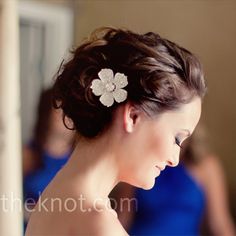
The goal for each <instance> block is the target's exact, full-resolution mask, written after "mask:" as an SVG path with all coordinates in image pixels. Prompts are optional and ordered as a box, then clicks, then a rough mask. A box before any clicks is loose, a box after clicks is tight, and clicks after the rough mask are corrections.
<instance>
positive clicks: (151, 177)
mask: <svg viewBox="0 0 236 236" xmlns="http://www.w3.org/2000/svg"><path fill="white" fill-rule="evenodd" d="M125 112H126V115H125V119H124V120H125V127H126V130H127V134H126V135H124V137H123V138H122V140H123V141H122V144H121V145H122V149H123V150H124V152H123V154H122V156H123V157H124V158H125V159H123V158H122V159H123V167H122V169H123V170H124V171H123V179H124V181H126V182H128V183H130V184H132V185H134V186H137V187H141V188H143V189H150V188H152V187H153V186H154V184H155V178H156V177H157V176H159V175H160V172H161V170H163V169H164V168H165V167H166V166H171V167H174V166H176V165H178V163H179V154H180V149H181V147H180V146H181V144H182V142H183V141H184V140H185V139H187V138H188V137H189V136H190V135H191V134H192V133H193V131H194V129H195V127H196V125H197V123H198V121H199V119H200V115H201V99H200V98H198V97H195V98H194V99H193V100H192V101H191V102H189V103H188V104H184V105H182V106H181V107H180V108H179V109H178V110H174V111H168V112H164V113H162V114H160V115H158V116H157V117H155V118H150V117H147V116H146V115H144V114H143V113H141V114H139V113H137V114H135V111H132V110H130V111H125ZM132 113H133V114H132ZM134 117H135V118H134Z"/></svg>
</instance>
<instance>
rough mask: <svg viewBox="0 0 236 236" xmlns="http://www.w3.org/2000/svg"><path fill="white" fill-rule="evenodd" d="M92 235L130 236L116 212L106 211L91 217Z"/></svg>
mask: <svg viewBox="0 0 236 236" xmlns="http://www.w3.org/2000/svg"><path fill="white" fill-rule="evenodd" d="M90 220H91V221H90V222H91V225H90V227H91V229H90V230H91V235H96V236H106V235H107V236H110V235H114V236H115V235H117V236H128V234H127V232H126V231H125V229H124V228H123V226H122V225H121V223H120V221H119V220H118V218H117V215H116V213H115V211H113V210H105V211H101V212H95V213H93V214H92V215H90Z"/></svg>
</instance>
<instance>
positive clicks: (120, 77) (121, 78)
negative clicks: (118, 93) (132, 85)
mask: <svg viewBox="0 0 236 236" xmlns="http://www.w3.org/2000/svg"><path fill="white" fill-rule="evenodd" d="M113 83H114V84H115V85H116V88H124V87H125V86H126V85H127V84H128V80H127V76H126V75H125V74H121V73H119V72H118V73H116V74H115V78H114V81H113Z"/></svg>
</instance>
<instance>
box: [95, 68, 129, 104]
mask: <svg viewBox="0 0 236 236" xmlns="http://www.w3.org/2000/svg"><path fill="white" fill-rule="evenodd" d="M98 77H99V79H94V80H93V81H92V85H91V86H90V88H91V89H92V92H93V94H94V95H96V96H100V98H99V100H100V102H101V103H102V104H103V105H104V106H107V107H110V106H112V105H113V103H114V100H115V101H116V102H118V103H120V102H123V101H125V100H126V98H127V91H126V90H124V89H123V88H124V87H125V86H126V85H127V84H128V80H127V76H126V75H125V74H122V73H119V72H118V73H116V74H115V76H114V73H113V71H112V70H111V69H107V68H105V69H101V70H100V71H99V73H98Z"/></svg>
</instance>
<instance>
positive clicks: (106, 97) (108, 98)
mask: <svg viewBox="0 0 236 236" xmlns="http://www.w3.org/2000/svg"><path fill="white" fill-rule="evenodd" d="M99 100H100V102H101V103H102V104H103V105H104V106H107V107H110V106H112V104H113V103H114V98H113V96H112V93H104V94H103V95H102V96H101V97H100V98H99Z"/></svg>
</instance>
